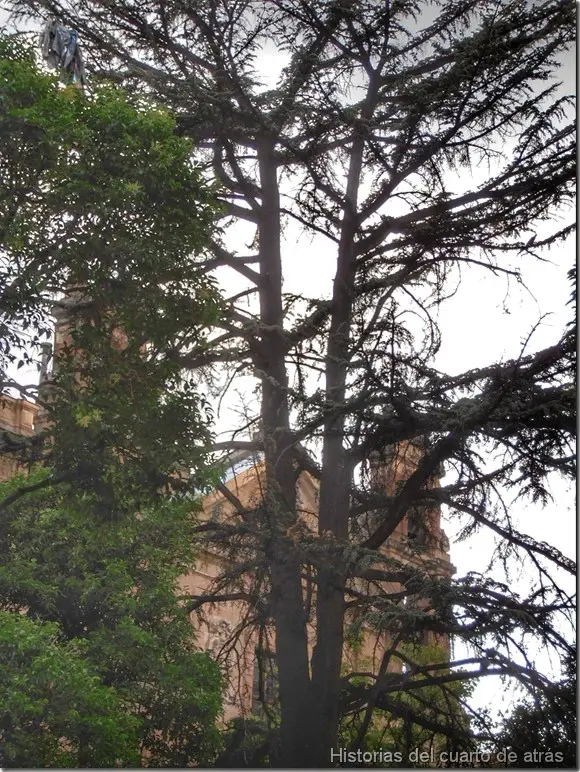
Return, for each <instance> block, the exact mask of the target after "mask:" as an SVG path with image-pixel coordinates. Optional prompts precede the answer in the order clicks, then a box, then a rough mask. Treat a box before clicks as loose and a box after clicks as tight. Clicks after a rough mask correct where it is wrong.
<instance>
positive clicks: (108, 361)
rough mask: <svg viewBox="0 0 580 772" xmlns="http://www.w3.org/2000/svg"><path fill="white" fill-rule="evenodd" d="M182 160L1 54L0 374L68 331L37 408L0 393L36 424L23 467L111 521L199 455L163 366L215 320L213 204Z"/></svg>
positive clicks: (141, 108) (180, 142) (170, 140)
mask: <svg viewBox="0 0 580 772" xmlns="http://www.w3.org/2000/svg"><path fill="white" fill-rule="evenodd" d="M191 153H192V146H191V143H190V142H189V141H187V140H185V139H183V138H180V137H178V136H177V135H176V132H175V121H174V120H173V119H172V118H170V117H169V116H168V114H167V113H166V112H164V111H162V110H160V109H157V108H153V107H152V106H151V104H149V103H148V102H147V100H146V99H144V98H138V99H137V98H136V99H134V100H133V101H131V99H130V98H129V97H128V95H127V94H126V93H125V92H123V91H122V90H120V89H118V88H115V87H112V86H110V85H107V84H97V85H94V86H93V88H92V90H91V92H90V93H86V94H84V93H82V92H80V91H79V90H78V89H75V88H73V87H63V86H62V84H60V83H59V81H58V79H57V78H56V77H53V76H52V75H47V74H45V73H42V72H41V71H40V70H39V69H38V67H37V65H36V64H35V61H34V57H33V55H32V53H31V52H30V51H29V50H28V49H26V48H25V47H22V45H20V44H19V43H18V42H17V41H16V40H14V39H11V38H6V37H5V38H2V39H1V40H0V163H1V165H2V169H3V174H2V180H1V181H0V324H1V325H2V328H1V335H0V337H1V339H2V346H1V347H0V368H1V369H2V370H4V371H5V368H6V367H7V366H8V365H9V364H11V363H12V364H15V363H17V364H19V365H20V364H24V363H26V362H27V361H32V362H35V361H37V360H38V355H39V346H40V345H41V344H42V342H43V339H44V340H46V339H49V338H50V337H51V336H52V330H51V314H52V312H53V311H54V312H55V313H57V314H58V315H59V319H60V321H61V323H62V322H64V323H66V325H67V326H68V328H69V332H70V334H69V337H68V339H67V341H66V345H65V346H63V347H62V348H61V349H60V350H59V351H57V352H55V355H54V362H53V374H52V379H49V380H48V382H46V383H45V384H44V389H43V390H42V392H41V393H40V395H39V393H38V390H37V389H35V388H34V387H29V388H28V389H26V388H24V389H23V387H22V386H21V385H19V384H16V383H14V382H13V381H11V380H10V378H8V377H4V379H3V383H2V389H3V391H4V390H5V389H6V388H7V387H13V388H17V389H20V391H21V392H24V394H27V395H29V396H32V397H34V398H36V399H37V401H38V400H39V401H40V402H41V404H42V405H43V406H44V408H45V410H46V412H47V415H46V424H47V426H49V427H51V428H47V430H46V432H45V435H47V439H46V441H44V443H42V438H40V439H39V438H37V439H35V440H34V441H33V442H32V445H33V446H34V447H33V448H31V443H30V442H24V441H23V442H22V443H21V445H22V456H23V459H24V460H26V459H30V458H32V459H34V460H39V459H42V460H43V461H45V462H49V463H50V464H51V466H52V468H53V470H54V475H55V478H58V479H61V478H62V479H65V478H66V479H72V478H74V480H75V482H76V484H77V485H84V486H85V487H86V488H87V490H89V491H90V490H93V491H94V490H95V486H97V487H98V488H99V489H100V491H101V494H102V500H103V502H104V501H105V500H106V501H107V502H108V507H109V509H110V510H111V511H110V512H109V514H110V515H113V514H114V513H115V512H114V510H115V509H117V510H118V509H119V507H120V506H121V504H120V500H121V498H123V499H124V502H125V504H124V505H125V507H126V509H128V510H130V509H131V507H133V506H134V505H136V504H139V503H140V502H141V501H142V500H143V499H144V498H146V497H147V496H155V495H156V493H157V492H158V491H161V490H162V489H163V487H164V486H167V485H169V486H171V487H176V485H177V483H178V482H179V480H180V477H179V474H178V472H179V470H180V469H186V470H187V469H189V468H191V467H198V466H199V465H200V464H199V462H200V461H201V460H202V458H203V454H204V452H205V450H206V448H207V445H208V441H209V431H208V418H209V413H208V411H207V404H206V403H205V401H204V400H203V399H202V398H201V397H200V396H199V394H198V393H197V392H196V391H195V389H194V388H193V383H192V381H191V379H190V378H189V379H188V378H186V377H184V375H183V373H182V371H181V368H180V366H179V363H178V362H176V361H175V357H174V356H173V354H174V351H175V347H176V345H178V344H179V345H184V344H188V343H189V344H190V345H191V344H192V343H194V342H195V343H196V345H202V346H203V345H204V329H205V327H206V325H207V324H208V323H209V322H211V321H214V320H215V319H216V315H217V314H218V312H219V300H218V296H217V294H216V292H215V290H214V286H213V283H212V282H211V281H210V280H208V279H207V278H205V277H204V276H203V275H202V274H201V273H200V271H199V270H198V269H197V263H198V262H199V258H198V257H197V254H198V253H199V251H200V250H201V249H202V248H203V246H204V245H205V244H206V243H207V241H208V239H209V233H210V231H211V229H212V222H213V219H214V217H215V210H216V204H215V200H214V195H213V192H212V190H211V189H210V188H209V187H208V186H207V185H205V184H204V183H203V182H202V179H201V175H200V172H199V170H198V169H197V168H196V167H195V166H194V165H193V164H192V162H191ZM115 343H116V345H115ZM112 344H113V345H112ZM48 437H49V439H48ZM12 439H13V438H12ZM16 445H17V443H16ZM40 446H41V447H40ZM8 449H9V450H10V451H11V452H14V451H15V450H18V447H16V446H15V443H14V441H13V442H12V444H11V445H10V447H9V448H8ZM119 459H122V466H121V465H120V464H119ZM101 514H103V513H101ZM117 514H118V512H117Z"/></svg>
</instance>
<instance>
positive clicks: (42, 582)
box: [0, 470, 221, 767]
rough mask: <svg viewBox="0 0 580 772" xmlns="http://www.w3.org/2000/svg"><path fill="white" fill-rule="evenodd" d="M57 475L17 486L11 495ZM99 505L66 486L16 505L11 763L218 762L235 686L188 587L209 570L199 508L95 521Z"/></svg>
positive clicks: (3, 585)
mask: <svg viewBox="0 0 580 772" xmlns="http://www.w3.org/2000/svg"><path fill="white" fill-rule="evenodd" d="M48 474H49V473H48V470H41V471H38V472H36V473H34V474H32V475H31V476H30V477H29V478H26V480H24V479H23V478H19V477H15V478H13V479H12V480H10V481H8V482H5V483H3V484H2V485H0V497H1V498H2V499H6V498H7V497H9V496H10V495H11V493H13V492H14V491H15V490H18V489H19V487H20V486H22V485H23V484H25V483H26V484H35V483H38V482H39V481H41V480H43V479H47V477H48ZM93 504H94V502H91V501H90V495H89V494H88V493H87V492H86V491H82V489H80V490H79V489H76V490H66V486H64V485H63V486H57V487H54V488H44V489H39V490H37V491H36V492H34V493H30V494H29V495H27V496H25V497H21V498H19V499H18V500H17V501H15V502H14V503H13V504H12V505H9V506H8V507H5V508H4V509H3V512H2V517H1V519H0V544H1V547H2V559H1V561H0V609H1V611H2V614H1V615H0V622H1V627H0V629H1V630H2V632H1V633H0V635H1V636H2V638H1V641H2V643H1V646H2V647H4V648H3V651H6V652H7V654H6V658H3V662H4V663H7V665H8V667H7V668H6V669H5V671H4V674H3V676H2V678H1V680H0V683H1V685H2V696H1V699H0V704H1V705H2V707H1V708H0V714H1V715H2V718H1V719H0V726H1V727H2V729H1V730H0V731H1V736H2V743H1V745H2V748H3V753H4V757H3V759H2V760H3V764H4V765H8V766H18V765H21V766H35V765H37V764H40V765H41V766H51V765H56V766H58V765H60V762H61V761H62V762H63V763H64V760H66V759H68V765H72V766H77V765H78V766H85V765H87V764H88V765H90V766H115V765H117V764H122V765H125V766H126V765H135V764H137V765H139V763H140V759H141V756H142V755H143V754H144V761H143V763H145V764H147V765H149V766H177V767H180V766H188V765H189V764H191V763H193V762H195V763H201V762H207V761H211V759H212V758H213V754H214V752H215V750H216V748H217V747H218V745H219V733H218V730H217V728H216V721H217V719H218V718H219V715H220V711H221V696H220V694H221V691H220V690H221V678H220V674H219V669H218V667H217V665H216V664H215V663H213V662H212V661H211V660H210V658H209V655H207V654H206V653H202V652H199V651H198V650H197V649H196V645H195V630H194V628H193V626H192V624H191V621H190V619H189V614H188V609H187V604H186V602H185V601H182V600H181V599H180V598H179V588H178V581H177V580H178V578H179V577H180V576H182V575H183V574H184V573H185V572H186V571H187V570H188V569H190V568H191V566H192V565H193V564H194V561H195V555H194V553H193V549H192V546H191V545H192V543H193V539H194V533H195V527H196V519H195V516H194V515H193V514H192V502H191V501H188V500H186V501H166V502H165V503H163V504H160V505H158V507H156V508H150V509H143V510H141V512H140V513H138V514H137V513H135V514H134V516H133V517H129V516H126V517H124V518H123V519H121V520H115V521H103V520H99V519H98V518H97V517H95V515H94V507H93ZM20 612H22V613H20ZM21 635H22V636H23V637H22V639H21V637H20V636H21ZM20 640H22V641H23V643H22V645H21V644H20V643H19V641H20ZM45 644H47V648H46V651H45V652H43V647H44V645H45ZM11 652H12V653H11ZM65 672H66V673H67V675H66V677H63V676H62V674H63V673H65ZM15 695H16V696H15ZM119 717H120V718H119ZM118 719H119V720H118ZM117 720H118V732H115V731H113V728H114V726H115V722H117ZM45 723H46V724H47V725H48V726H49V728H50V729H49V730H48V733H47V736H46V742H45V743H43V744H39V743H38V742H37V737H36V734H37V730H38V727H40V726H44V724H45ZM59 738H64V739H63V741H62V742H60V741H59ZM115 759H117V761H115ZM57 762H58V763H57Z"/></svg>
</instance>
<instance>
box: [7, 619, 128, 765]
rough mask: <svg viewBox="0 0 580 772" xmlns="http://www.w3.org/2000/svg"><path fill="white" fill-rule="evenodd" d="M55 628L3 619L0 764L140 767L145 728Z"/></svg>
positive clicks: (78, 646) (79, 649)
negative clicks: (142, 738) (140, 732)
mask: <svg viewBox="0 0 580 772" xmlns="http://www.w3.org/2000/svg"><path fill="white" fill-rule="evenodd" d="M82 643H83V642H82V641H80V640H78V641H66V640H65V639H63V636H62V631H61V630H60V629H59V627H58V625H56V624H50V623H47V622H46V623H45V622H36V621H33V620H32V619H30V618H28V617H26V616H23V615H21V614H15V613H12V612H6V611H0V657H1V658H2V669H1V671H0V694H1V698H2V707H1V708H0V762H1V763H2V766H3V767H5V768H10V767H77V766H86V765H90V766H101V767H114V766H117V765H118V763H119V762H121V763H122V764H124V765H131V766H139V764H140V756H139V728H140V724H141V722H140V720H139V718H138V717H137V716H134V715H131V714H130V713H128V712H127V711H126V709H125V706H124V705H123V702H122V700H121V699H119V696H118V695H117V693H116V692H115V690H114V689H113V688H111V687H108V686H105V685H104V684H103V683H102V681H101V679H100V678H99V676H98V675H97V674H96V673H95V671H94V669H93V668H92V667H91V665H90V663H88V662H87V660H86V659H85V646H83V645H82Z"/></svg>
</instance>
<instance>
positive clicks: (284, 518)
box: [256, 141, 312, 767]
mask: <svg viewBox="0 0 580 772" xmlns="http://www.w3.org/2000/svg"><path fill="white" fill-rule="evenodd" d="M258 155H259V170H260V184H261V188H262V210H261V216H260V222H259V225H258V227H259V240H260V243H259V255H260V321H261V323H262V329H261V331H260V332H261V345H260V347H259V350H258V352H257V361H256V364H257V365H258V368H259V369H260V370H261V371H262V376H261V377H262V410H261V412H262V431H263V435H264V450H265V463H266V482H265V491H264V499H265V500H264V507H265V517H266V519H267V524H268V527H269V531H270V534H271V536H270V543H271V548H270V559H271V577H272V602H273V616H274V628H275V632H276V655H277V664H278V677H279V688H280V707H281V727H280V735H281V749H280V750H281V752H280V758H279V759H276V760H275V761H276V765H280V766H282V767H304V766H309V765H310V756H311V748H310V742H309V741H308V736H307V732H308V731H310V730H311V727H312V721H311V718H310V711H311V704H312V703H311V684H310V676H309V669H308V638H307V631H306V619H305V614H304V604H303V596H302V582H301V577H300V558H299V555H298V551H297V549H295V548H294V547H293V543H292V540H291V539H290V537H289V536H288V529H289V528H291V526H292V525H293V524H294V523H295V522H296V485H295V475H294V469H293V465H292V455H291V454H290V453H289V452H288V450H289V446H290V417H289V409H288V375H287V371H286V364H285V342H284V337H283V321H284V319H283V306H282V267H281V254H280V199H279V190H278V181H277V168H276V164H275V162H274V157H273V143H270V142H268V141H263V142H262V143H261V146H260V148H259V153H258Z"/></svg>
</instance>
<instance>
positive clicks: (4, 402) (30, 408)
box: [0, 395, 38, 480]
mask: <svg viewBox="0 0 580 772" xmlns="http://www.w3.org/2000/svg"><path fill="white" fill-rule="evenodd" d="M37 410H38V408H37V405H35V404H34V403H32V402H27V401H26V400H24V399H16V398H14V397H10V396H7V395H6V396H1V397H0V431H8V432H11V433H12V434H16V435H24V436H25V437H31V436H32V435H33V434H34V431H35V425H34V422H35V417H36V413H37ZM18 471H19V465H18V463H17V462H16V461H15V459H13V458H10V457H8V456H5V455H2V456H0V480H7V479H9V478H10V477H12V476H13V475H15V474H16V472H18ZM20 471H22V470H21V469H20Z"/></svg>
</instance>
